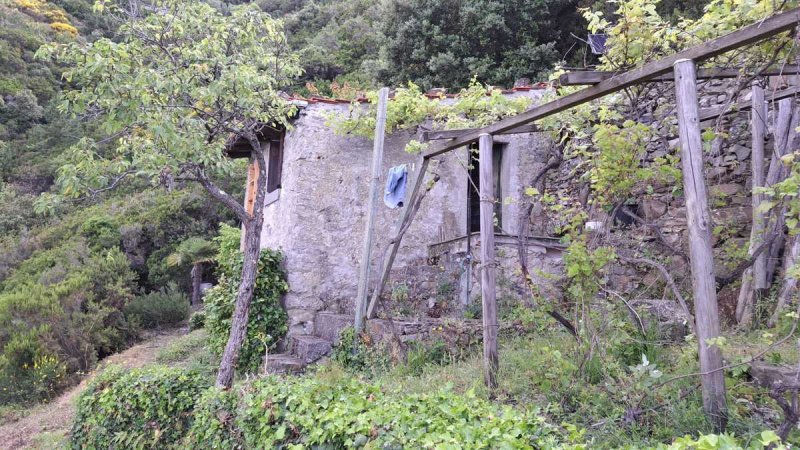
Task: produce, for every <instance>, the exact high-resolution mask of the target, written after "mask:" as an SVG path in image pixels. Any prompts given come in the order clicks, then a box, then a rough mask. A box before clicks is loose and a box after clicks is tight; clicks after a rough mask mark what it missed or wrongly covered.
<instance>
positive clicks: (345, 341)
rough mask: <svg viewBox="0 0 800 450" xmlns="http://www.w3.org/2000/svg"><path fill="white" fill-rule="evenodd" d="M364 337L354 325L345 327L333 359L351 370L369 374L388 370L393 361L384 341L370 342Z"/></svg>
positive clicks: (335, 346)
mask: <svg viewBox="0 0 800 450" xmlns="http://www.w3.org/2000/svg"><path fill="white" fill-rule="evenodd" d="M364 337H365V335H361V336H359V335H358V334H356V330H355V328H353V327H347V328H345V329H344V330H342V332H341V333H340V335H339V342H337V343H336V344H335V345H334V347H333V352H332V354H331V359H332V360H334V361H335V362H337V363H338V364H339V365H340V366H342V367H343V368H345V369H347V370H349V371H351V372H358V373H361V374H363V375H368V376H374V375H377V374H380V373H382V372H384V371H386V370H388V369H389V367H390V366H391V363H392V361H391V357H390V351H389V349H388V348H387V347H386V345H384V344H383V343H380V344H377V345H376V344H374V343H368V342H367V340H366V339H364ZM370 344H372V345H370Z"/></svg>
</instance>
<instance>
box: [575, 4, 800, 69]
mask: <svg viewBox="0 0 800 450" xmlns="http://www.w3.org/2000/svg"><path fill="white" fill-rule="evenodd" d="M615 3H616V11H614V14H613V16H609V17H605V15H604V13H603V12H602V11H599V10H597V11H592V10H588V9H587V10H585V11H584V16H585V18H586V20H587V21H588V23H589V29H590V30H591V31H592V32H593V33H605V34H606V35H607V36H608V40H607V43H606V48H608V49H609V50H608V52H607V53H606V54H604V55H603V56H602V57H601V67H602V68H603V70H619V69H621V68H628V67H631V66H635V65H641V64H642V63H644V62H647V61H652V60H655V59H658V58H661V57H663V56H666V55H669V54H672V53H675V52H677V51H679V50H682V49H684V48H687V47H689V46H692V45H696V44H700V43H703V42H706V41H708V40H711V39H713V38H715V37H718V36H721V35H723V34H726V33H729V32H731V31H733V30H735V29H737V28H741V27H743V26H746V25H750V24H752V23H754V22H758V21H759V20H762V19H763V18H764V17H768V16H770V15H772V14H775V13H776V12H777V11H779V10H787V9H790V8H794V7H796V6H797V3H796V2H794V1H787V2H780V3H775V2H772V1H765V0H732V1H731V0H712V1H710V2H708V3H707V4H706V5H705V7H704V9H703V14H702V15H701V16H700V17H698V18H696V19H691V18H681V19H679V20H677V21H676V22H675V23H673V22H670V21H669V20H667V19H664V18H663V17H662V16H661V15H660V14H659V12H658V3H659V2H658V1H653V0H624V1H619V2H615ZM789 41H791V36H789V35H779V36H776V37H774V38H772V39H769V40H767V41H764V42H761V43H759V44H758V45H755V46H753V47H752V48H749V49H748V51H747V52H734V53H733V54H730V55H723V56H719V57H717V58H714V59H712V60H709V61H706V62H705V64H708V65H710V66H718V67H720V66H730V67H737V68H742V69H744V68H749V67H757V66H758V65H759V64H763V63H765V62H766V61H776V60H777V61H782V60H785V59H792V56H791V55H792V54H793V53H795V52H796V51H797V50H796V49H792V48H790V47H791V45H789V46H787V45H786V44H787V42H789ZM772 58H775V59H772Z"/></svg>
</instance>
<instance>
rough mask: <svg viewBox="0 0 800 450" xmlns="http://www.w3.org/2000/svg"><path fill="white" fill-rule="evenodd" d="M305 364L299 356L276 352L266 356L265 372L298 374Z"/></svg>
mask: <svg viewBox="0 0 800 450" xmlns="http://www.w3.org/2000/svg"><path fill="white" fill-rule="evenodd" d="M305 368H306V365H305V363H303V361H302V360H301V359H300V358H297V357H294V356H292V355H289V354H286V353H277V354H274V355H269V356H268V357H267V372H269V373H279V374H287V375H288V374H298V373H302V372H303V370H305Z"/></svg>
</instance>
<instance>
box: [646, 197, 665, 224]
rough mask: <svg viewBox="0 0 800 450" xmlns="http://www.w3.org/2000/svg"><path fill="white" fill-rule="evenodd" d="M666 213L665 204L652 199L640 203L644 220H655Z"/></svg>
mask: <svg viewBox="0 0 800 450" xmlns="http://www.w3.org/2000/svg"><path fill="white" fill-rule="evenodd" d="M666 213H667V204H666V203H664V202H662V201H661V200H656V199H654V198H646V199H644V200H643V201H642V214H643V215H644V218H645V220H648V221H649V220H655V219H658V218H659V217H661V216H663V215H664V214H666Z"/></svg>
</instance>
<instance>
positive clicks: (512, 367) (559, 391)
mask: <svg viewBox="0 0 800 450" xmlns="http://www.w3.org/2000/svg"><path fill="white" fill-rule="evenodd" d="M732 341H734V342H740V341H742V342H744V341H747V339H746V338H745V337H737V338H736V339H732ZM752 341H753V340H752V337H751V339H750V340H749V342H752ZM620 345H629V344H625V343H620ZM694 345H695V344H694V343H693V342H689V343H686V344H680V345H678V344H676V345H673V346H665V347H662V349H661V351H660V352H659V353H658V355H657V358H658V360H657V361H650V360H649V359H648V364H646V365H645V364H644V363H643V362H641V361H642V359H641V356H640V357H639V361H640V363H639V364H637V365H635V366H626V365H624V364H621V363H620V362H619V359H620V357H619V356H615V355H612V354H611V353H612V352H608V353H609V354H606V355H597V356H595V361H596V363H595V364H594V366H593V365H592V364H584V365H583V367H581V365H580V359H581V358H580V355H581V354H580V353H579V351H580V347H579V346H578V345H577V343H576V341H575V340H574V339H573V338H572V337H571V336H569V335H567V334H565V333H562V332H559V331H554V330H549V331H547V332H545V333H544V334H542V335H531V336H522V337H516V338H506V339H504V340H501V348H500V370H499V374H498V377H497V378H498V382H499V388H498V390H497V391H496V392H495V393H494V396H493V399H494V400H495V401H496V402H500V403H506V404H514V405H518V406H523V407H539V408H541V409H542V411H543V412H544V413H545V414H546V416H548V418H549V419H550V421H552V422H553V423H562V422H565V423H572V424H575V425H578V426H579V427H582V428H584V429H585V430H586V437H587V439H588V440H589V441H590V442H591V443H592V444H591V448H620V447H625V446H633V447H634V448H640V447H643V446H648V445H657V444H658V443H663V442H670V441H672V440H673V439H674V438H675V437H677V436H682V435H693V436H696V435H698V434H703V433H711V432H712V427H711V424H709V423H708V421H707V420H706V419H705V416H704V414H703V410H702V399H701V396H700V390H699V388H698V384H699V381H698V380H697V378H696V377H687V378H684V379H679V380H676V381H674V382H669V383H667V384H665V385H664V386H659V384H660V383H661V382H663V381H665V380H667V379H669V378H671V377H674V376H676V375H680V374H687V373H692V372H695V371H696V370H697V367H696V366H695V360H696V356H695V355H696V353H695V350H694ZM643 350H644V351H645V353H649V352H647V351H646V348H645V347H643ZM751 350H752V349H751V348H750V347H749V346H747V347H743V348H731V349H730V350H729V352H730V354H739V353H742V354H743V353H748V354H752V353H753V352H752V351H751ZM778 351H779V352H781V350H780V349H778ZM652 356H655V355H652ZM337 370H340V369H336V368H323V369H321V370H320V372H319V373H318V374H317V376H321V377H334V378H335V377H336V376H337V375H336V374H337V373H338V372H337ZM654 370H655V371H656V372H653V371H654ZM593 371H594V372H593ZM734 374H735V375H736V376H737V377H736V378H734V377H733V375H734ZM653 375H658V377H657V378H653ZM375 381H376V382H377V383H379V384H380V385H382V386H383V387H384V389H387V390H390V391H396V392H403V393H419V394H422V393H425V392H429V391H430V389H431V387H432V386H450V387H452V389H453V390H454V391H455V392H458V393H467V392H470V391H471V392H474V393H475V394H476V395H477V396H478V397H479V398H484V399H488V398H489V397H490V396H489V393H488V391H487V390H486V388H485V385H484V383H483V369H482V361H481V355H480V354H474V355H472V356H468V357H466V359H463V360H461V361H456V362H453V363H450V364H445V365H438V364H433V363H430V364H425V365H424V367H422V368H421V370H409V367H408V366H406V365H400V366H396V367H394V368H393V369H391V370H389V371H387V372H385V373H383V374H382V375H377V377H376V378H375ZM728 388H729V407H730V422H729V428H728V429H729V432H731V433H734V434H735V435H737V436H743V437H750V436H754V435H756V434H757V433H760V432H761V431H763V430H765V429H770V428H773V429H774V428H775V425H776V424H775V423H774V419H776V418H779V417H780V414H777V415H773V417H772V419H773V421H770V420H768V417H766V416H769V415H770V414H769V412H770V409H771V408H773V409H774V408H775V407H774V405H773V404H772V401H771V400H770V399H769V398H768V397H767V396H766V393H765V391H763V390H762V389H759V388H756V387H754V386H752V384H751V383H749V382H747V380H746V374H744V373H743V372H730V373H729V377H728ZM790 439H792V440H793V439H795V438H794V437H790Z"/></svg>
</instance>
